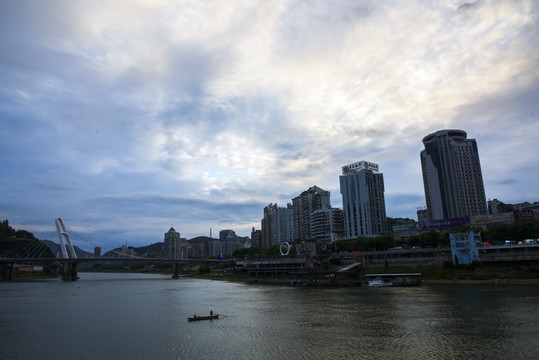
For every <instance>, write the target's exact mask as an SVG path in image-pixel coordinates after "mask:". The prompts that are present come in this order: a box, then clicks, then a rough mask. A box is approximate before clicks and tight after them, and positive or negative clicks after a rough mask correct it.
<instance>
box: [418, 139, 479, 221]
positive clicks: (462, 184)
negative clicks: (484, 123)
mask: <svg viewBox="0 0 539 360" xmlns="http://www.w3.org/2000/svg"><path fill="white" fill-rule="evenodd" d="M466 136H467V134H466V132H465V131H463V130H440V131H436V132H435V133H434V134H429V135H427V136H425V137H424V138H423V145H424V146H425V149H424V150H422V151H421V169H422V171H423V185H424V187H425V199H426V202H427V217H428V219H429V220H438V219H450V218H457V217H464V216H473V215H483V214H487V201H486V197H485V187H484V186H483V175H482V174H481V164H480V163H479V152H478V151H477V143H476V142H475V139H467V138H466Z"/></svg>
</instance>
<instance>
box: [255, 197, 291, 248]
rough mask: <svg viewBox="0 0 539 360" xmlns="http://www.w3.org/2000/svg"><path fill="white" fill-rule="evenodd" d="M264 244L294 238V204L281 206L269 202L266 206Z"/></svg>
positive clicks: (263, 226) (273, 243) (263, 231)
mask: <svg viewBox="0 0 539 360" xmlns="http://www.w3.org/2000/svg"><path fill="white" fill-rule="evenodd" d="M261 224H262V246H266V247H267V246H271V245H275V244H280V243H282V242H285V241H286V242H290V241H291V240H292V205H291V204H288V206H287V207H279V206H277V204H269V205H268V206H266V207H265V208H264V218H263V219H262V221H261Z"/></svg>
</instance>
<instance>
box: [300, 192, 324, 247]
mask: <svg viewBox="0 0 539 360" xmlns="http://www.w3.org/2000/svg"><path fill="white" fill-rule="evenodd" d="M330 207H331V205H330V202H329V191H326V190H323V189H321V188H319V187H318V186H312V187H310V188H309V189H307V190H305V191H304V192H302V193H301V194H300V195H298V196H296V197H295V198H293V199H292V211H293V213H292V222H293V239H292V240H293V241H295V242H297V243H300V242H302V241H312V240H314V239H313V236H312V229H311V214H312V213H313V212H314V211H315V210H320V209H328V208H330Z"/></svg>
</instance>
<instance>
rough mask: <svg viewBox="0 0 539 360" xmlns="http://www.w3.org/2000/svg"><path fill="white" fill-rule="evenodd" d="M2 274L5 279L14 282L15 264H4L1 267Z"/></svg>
mask: <svg viewBox="0 0 539 360" xmlns="http://www.w3.org/2000/svg"><path fill="white" fill-rule="evenodd" d="M0 272H1V273H2V278H3V279H6V280H13V263H2V265H0Z"/></svg>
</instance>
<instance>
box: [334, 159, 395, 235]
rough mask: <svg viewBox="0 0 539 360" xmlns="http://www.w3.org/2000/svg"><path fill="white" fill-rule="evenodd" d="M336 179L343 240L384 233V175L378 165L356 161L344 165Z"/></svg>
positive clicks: (385, 220) (385, 223)
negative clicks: (340, 202) (341, 210)
mask: <svg viewBox="0 0 539 360" xmlns="http://www.w3.org/2000/svg"><path fill="white" fill-rule="evenodd" d="M339 180H340V187H341V194H342V202H343V211H344V233H345V236H346V238H349V239H353V238H355V237H357V236H373V235H380V234H384V233H387V232H388V229H387V219H386V205H385V197H384V176H383V174H381V173H378V164H373V163H371V162H368V161H358V162H355V163H352V164H349V165H346V166H343V167H342V175H341V176H340V177H339Z"/></svg>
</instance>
